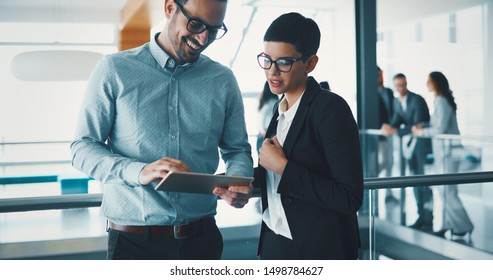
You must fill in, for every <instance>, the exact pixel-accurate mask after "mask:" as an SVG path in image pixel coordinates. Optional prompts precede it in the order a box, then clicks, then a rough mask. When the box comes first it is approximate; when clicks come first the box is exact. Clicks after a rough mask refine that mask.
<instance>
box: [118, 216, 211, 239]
mask: <svg viewBox="0 0 493 280" xmlns="http://www.w3.org/2000/svg"><path fill="white" fill-rule="evenodd" d="M214 224H215V220H214V218H212V217H209V218H204V219H202V220H198V221H195V222H191V223H188V224H185V225H179V226H123V225H117V224H115V223H113V222H111V221H108V228H111V229H114V230H118V231H122V232H128V233H134V234H149V235H150V236H156V237H167V238H174V239H182V238H187V237H192V236H195V235H198V234H202V233H204V232H205V231H206V229H207V227H208V226H210V225H214Z"/></svg>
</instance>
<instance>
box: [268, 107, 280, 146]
mask: <svg viewBox="0 0 493 280" xmlns="http://www.w3.org/2000/svg"><path fill="white" fill-rule="evenodd" d="M278 108H279V101H277V103H276V104H275V105H274V108H272V109H273V110H274V115H273V116H272V119H270V123H269V126H268V127H267V131H266V132H265V138H272V137H274V136H276V133H277V118H278V117H279V110H278Z"/></svg>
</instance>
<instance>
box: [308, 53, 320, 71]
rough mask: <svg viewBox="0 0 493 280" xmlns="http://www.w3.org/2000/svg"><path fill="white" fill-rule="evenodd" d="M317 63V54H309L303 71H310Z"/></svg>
mask: <svg viewBox="0 0 493 280" xmlns="http://www.w3.org/2000/svg"><path fill="white" fill-rule="evenodd" d="M317 63H318V56H317V55H316V54H314V55H312V56H310V57H309V58H308V60H307V61H306V69H305V72H306V73H307V74H308V73H310V72H312V71H313V70H314V69H315V67H316V66H317Z"/></svg>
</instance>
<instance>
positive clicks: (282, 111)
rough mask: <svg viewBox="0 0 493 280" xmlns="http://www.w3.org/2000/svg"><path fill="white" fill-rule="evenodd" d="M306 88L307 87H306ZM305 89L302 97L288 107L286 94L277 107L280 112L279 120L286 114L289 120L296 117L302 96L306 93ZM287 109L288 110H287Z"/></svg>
mask: <svg viewBox="0 0 493 280" xmlns="http://www.w3.org/2000/svg"><path fill="white" fill-rule="evenodd" d="M305 90H306V89H305ZM305 90H303V92H302V93H301V95H300V98H298V100H297V101H296V102H295V103H294V104H293V106H291V108H289V109H287V108H288V101H287V100H286V96H284V97H283V98H282V100H281V102H280V103H279V107H278V108H277V110H278V112H279V117H277V120H279V118H280V117H281V116H282V115H284V117H285V118H286V120H287V121H292V120H293V119H294V116H295V115H296V111H298V107H299V106H300V102H301V98H302V97H303V94H305ZM286 109H287V110H286Z"/></svg>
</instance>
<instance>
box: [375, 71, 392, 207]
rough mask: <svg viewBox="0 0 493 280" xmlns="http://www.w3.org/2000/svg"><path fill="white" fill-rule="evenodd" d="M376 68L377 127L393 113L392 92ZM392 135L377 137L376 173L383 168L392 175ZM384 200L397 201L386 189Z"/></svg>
mask: <svg viewBox="0 0 493 280" xmlns="http://www.w3.org/2000/svg"><path fill="white" fill-rule="evenodd" d="M377 70H378V88H377V92H378V103H379V118H378V123H379V125H378V127H382V126H383V125H384V124H390V121H391V119H392V116H393V115H394V92H393V91H392V90H391V89H390V88H388V87H385V86H384V83H383V71H382V69H380V67H378V66H377ZM393 140H394V139H393V137H391V136H388V137H380V138H379V139H378V164H377V167H378V173H379V174H380V172H381V171H382V170H385V176H386V177H390V176H392V166H393V165H394V141H393ZM385 202H394V203H395V202H397V199H396V198H395V197H394V196H393V195H392V191H391V190H390V189H387V191H386V195H385Z"/></svg>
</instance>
